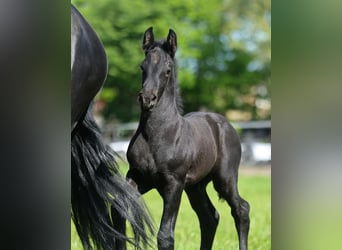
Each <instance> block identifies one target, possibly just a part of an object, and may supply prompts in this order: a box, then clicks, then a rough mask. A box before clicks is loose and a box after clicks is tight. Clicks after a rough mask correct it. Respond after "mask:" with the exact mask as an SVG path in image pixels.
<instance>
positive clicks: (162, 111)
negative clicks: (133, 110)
mask: <svg viewBox="0 0 342 250" xmlns="http://www.w3.org/2000/svg"><path fill="white" fill-rule="evenodd" d="M172 87H173V88H174V86H172ZM176 98H177V91H176V89H171V88H167V89H165V90H164V93H163V94H162V96H161V98H160V100H159V101H158V103H157V105H156V106H155V107H154V108H153V109H152V110H151V111H142V113H141V119H140V123H142V125H143V129H144V131H145V132H146V134H150V135H153V134H158V133H162V132H163V131H165V128H167V127H170V126H174V125H175V124H177V123H179V122H180V121H181V120H182V116H181V113H180V112H179V110H178V106H177V99H176Z"/></svg>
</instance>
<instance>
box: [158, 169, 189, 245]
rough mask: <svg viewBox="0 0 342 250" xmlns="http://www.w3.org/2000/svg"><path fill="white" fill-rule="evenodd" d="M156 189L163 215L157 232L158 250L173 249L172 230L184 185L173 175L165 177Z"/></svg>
mask: <svg viewBox="0 0 342 250" xmlns="http://www.w3.org/2000/svg"><path fill="white" fill-rule="evenodd" d="M161 183H162V184H161V185H160V187H158V188H157V190H158V192H159V193H160V195H161V196H162V197H163V201H164V208H163V215H162V219H161V223H160V228H159V232H158V249H159V250H173V249H174V230H175V225H176V219H177V215H178V210H179V206H180V201H181V197H182V192H183V186H184V184H183V183H182V182H181V181H179V179H177V178H176V177H174V176H173V175H166V176H164V177H163V178H162V180H161Z"/></svg>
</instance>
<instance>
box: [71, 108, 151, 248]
mask: <svg viewBox="0 0 342 250" xmlns="http://www.w3.org/2000/svg"><path fill="white" fill-rule="evenodd" d="M75 129H76V130H75V132H74V133H73V134H72V138H71V140H72V141H71V204H72V219H73V221H74V224H75V227H76V230H77V233H78V235H79V237H80V239H81V242H82V244H83V247H84V248H85V249H93V248H95V249H115V244H117V242H118V241H121V242H122V241H127V242H129V243H131V244H133V245H134V246H135V248H136V249H141V245H144V246H146V245H150V235H152V234H153V231H154V229H153V224H152V221H151V219H150V216H149V213H148V210H147V209H146V207H145V205H144V203H143V202H142V200H141V199H140V195H139V194H138V192H137V191H136V190H135V189H133V187H132V186H131V185H130V184H129V183H127V182H126V181H125V179H124V178H123V177H122V175H121V174H120V172H119V170H118V167H117V163H116V161H115V159H114V154H115V153H114V152H113V151H112V150H111V149H110V147H109V146H108V145H107V144H105V143H104V141H103V137H102V135H101V132H100V128H99V127H98V126H97V124H96V122H95V120H94V117H93V115H92V114H91V112H90V111H89V110H88V111H87V113H86V115H85V117H84V119H83V121H82V122H79V124H78V125H77V128H75ZM110 211H112V212H113V211H114V214H117V215H118V216H119V217H121V218H123V219H126V220H127V221H128V222H129V223H130V225H131V227H132V231H133V234H134V238H132V237H131V238H128V237H127V236H126V235H125V234H124V233H122V231H121V230H120V228H118V225H117V224H115V221H114V220H113V218H112V216H111V213H110ZM112 214H113V213H112ZM113 217H114V216H113ZM118 224H120V223H118ZM119 227H120V225H119ZM117 229H119V230H117ZM90 239H91V240H90ZM91 242H92V244H91Z"/></svg>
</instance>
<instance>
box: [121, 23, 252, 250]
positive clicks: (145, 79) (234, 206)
mask: <svg viewBox="0 0 342 250" xmlns="http://www.w3.org/2000/svg"><path fill="white" fill-rule="evenodd" d="M142 47H143V50H144V52H145V59H144V60H143V62H142V64H141V70H142V89H141V91H140V93H139V101H140V105H141V116H140V123H139V127H138V129H137V131H136V133H135V135H134V137H133V138H132V140H131V142H130V145H129V148H128V152H127V159H128V161H129V165H130V169H129V171H128V174H127V179H128V181H129V182H130V183H132V185H133V186H136V188H137V189H138V190H139V191H140V192H141V193H145V192H147V191H149V190H150V189H152V188H156V189H157V190H158V192H159V194H160V195H161V196H162V198H163V201H164V208H163V215H162V220H161V224H160V228H159V233H158V248H159V249H174V230H175V224H176V219H177V214H178V210H179V206H180V200H181V194H182V192H183V190H185V192H186V194H187V196H188V198H189V200H190V203H191V206H192V208H193V209H194V211H195V212H196V214H197V216H198V219H199V221H200V227H201V249H211V247H212V243H213V240H214V236H215V232H216V228H217V225H218V221H219V215H218V212H217V211H216V209H215V208H214V206H213V204H212V203H211V201H210V199H209V197H208V195H207V193H206V186H207V184H208V183H209V182H210V181H213V184H214V187H215V189H216V190H217V192H218V193H219V196H220V197H221V198H222V199H224V200H226V201H227V202H228V204H229V205H230V207H231V214H232V216H233V218H234V220H235V226H236V229H237V233H238V237H239V243H240V244H239V246H240V250H246V249H247V239H248V231H249V204H248V203H247V202H246V201H245V200H243V199H242V198H241V197H240V195H239V193H238V189H237V181H238V179H237V177H238V167H239V164H240V158H241V145H240V141H239V137H238V135H237V133H236V132H235V130H234V128H233V127H232V126H231V125H230V124H229V123H228V122H227V120H226V119H225V118H224V117H223V116H221V115H219V114H216V113H204V112H194V113H189V114H187V115H185V116H182V114H181V108H180V106H181V99H180V95H179V91H178V84H177V79H176V65H175V64H176V62H175V58H174V57H175V52H176V49H177V38H176V33H175V32H174V31H173V30H170V31H169V34H168V36H167V39H166V40H165V41H164V40H163V41H155V40H154V35H153V31H152V27H151V28H149V29H148V30H146V32H145V34H144V38H143V46H142Z"/></svg>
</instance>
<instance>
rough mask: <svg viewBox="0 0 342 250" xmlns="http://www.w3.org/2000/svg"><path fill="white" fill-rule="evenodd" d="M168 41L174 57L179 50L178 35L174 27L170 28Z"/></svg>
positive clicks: (170, 52)
mask: <svg viewBox="0 0 342 250" xmlns="http://www.w3.org/2000/svg"><path fill="white" fill-rule="evenodd" d="M166 42H167V45H168V52H169V54H170V55H171V57H172V58H173V57H174V56H175V54H176V50H177V35H176V32H174V31H173V30H172V29H170V30H169V34H168V35H167V39H166Z"/></svg>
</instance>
